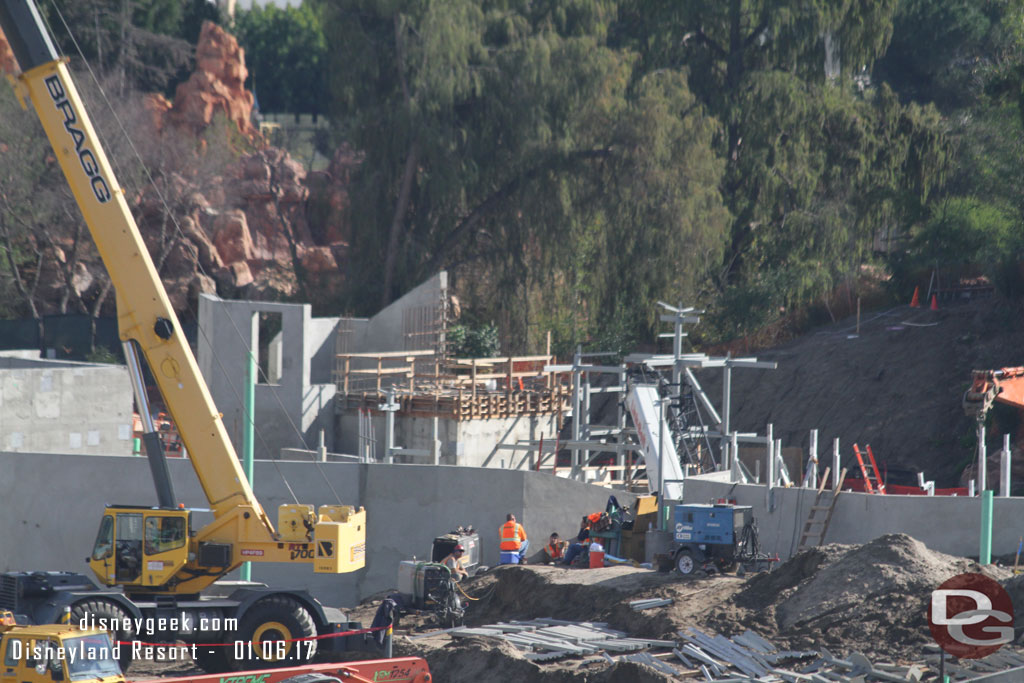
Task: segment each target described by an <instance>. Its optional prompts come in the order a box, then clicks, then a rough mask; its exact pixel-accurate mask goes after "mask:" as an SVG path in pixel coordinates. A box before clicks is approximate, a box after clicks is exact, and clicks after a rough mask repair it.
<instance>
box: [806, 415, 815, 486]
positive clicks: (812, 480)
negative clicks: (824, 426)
mask: <svg viewBox="0 0 1024 683" xmlns="http://www.w3.org/2000/svg"><path fill="white" fill-rule="evenodd" d="M809 451H810V452H809V453H808V456H809V458H810V461H811V462H810V464H809V465H808V466H807V468H808V471H809V472H810V474H811V476H810V477H809V479H810V486H811V488H812V489H813V488H817V486H818V430H817V429H812V430H811V443H810V448H809ZM807 484H808V482H807V478H805V480H804V486H807Z"/></svg>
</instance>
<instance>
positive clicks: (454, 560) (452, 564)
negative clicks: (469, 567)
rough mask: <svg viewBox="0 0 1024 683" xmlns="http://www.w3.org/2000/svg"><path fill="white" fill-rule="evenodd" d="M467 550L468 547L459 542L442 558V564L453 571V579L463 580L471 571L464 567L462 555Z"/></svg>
mask: <svg viewBox="0 0 1024 683" xmlns="http://www.w3.org/2000/svg"><path fill="white" fill-rule="evenodd" d="M465 552H466V548H465V547H463V545H462V544H461V543H458V544H456V545H455V547H454V548H452V551H451V552H450V553H448V556H447V557H445V558H444V559H443V560H441V564H443V565H444V566H446V567H448V571H450V572H451V573H452V579H453V580H455V581H461V580H462V579H464V578H466V577H467V576H469V572H467V571H466V570H465V569H463V568H462V556H463V555H464V554H465Z"/></svg>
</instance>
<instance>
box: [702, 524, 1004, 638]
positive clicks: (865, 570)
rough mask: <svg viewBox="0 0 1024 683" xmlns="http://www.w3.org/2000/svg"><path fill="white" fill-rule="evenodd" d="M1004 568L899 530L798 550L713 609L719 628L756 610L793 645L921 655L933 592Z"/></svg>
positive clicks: (1000, 573) (762, 622) (775, 633)
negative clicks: (954, 580)
mask: <svg viewBox="0 0 1024 683" xmlns="http://www.w3.org/2000/svg"><path fill="white" fill-rule="evenodd" d="M978 571H983V573H985V574H989V575H991V576H993V577H994V578H997V579H998V578H1001V577H1002V578H1005V576H1006V572H1005V571H1004V570H1000V569H997V568H992V567H985V568H984V569H982V568H981V567H980V566H979V565H978V564H977V563H975V562H972V561H970V560H967V559H964V558H958V557H953V556H950V555H945V554H943V553H939V552H935V551H933V550H929V549H928V548H927V547H926V546H925V545H924V544H923V543H921V542H920V541H917V540H915V539H913V538H911V537H909V536H906V535H903V534H892V535H887V536H881V537H879V538H877V539H875V540H874V541H871V542H870V543H866V544H864V545H861V546H841V545H832V546H824V547H822V548H815V549H813V550H810V551H807V552H804V553H801V554H799V555H797V556H796V557H794V558H792V559H790V560H789V561H787V562H785V563H783V564H782V565H781V566H780V567H779V568H778V569H777V570H776V571H774V572H772V573H771V574H763V575H759V576H756V577H753V578H752V579H751V580H750V581H749V582H748V583H747V585H746V586H745V587H744V589H743V590H742V591H740V592H739V593H738V594H737V595H736V598H735V600H734V601H733V603H732V604H731V605H724V606H721V607H719V608H718V609H717V610H716V614H715V617H714V618H713V619H712V620H711V623H712V624H714V625H715V626H716V627H718V628H720V629H728V628H730V627H732V626H733V625H734V624H735V623H736V621H737V620H742V619H743V615H744V612H743V611H736V608H740V610H750V611H751V612H759V613H760V614H759V617H760V618H759V619H758V620H757V623H758V624H759V625H760V626H762V627H763V628H765V629H767V630H768V631H769V632H768V633H762V635H765V636H766V637H768V638H769V639H774V640H777V641H779V642H786V643H788V645H789V647H792V648H797V649H813V648H817V647H822V646H825V647H827V648H829V649H831V650H837V651H840V652H851V651H854V650H859V651H863V652H870V653H872V654H873V655H875V656H878V655H885V656H894V657H897V658H898V657H900V656H907V655H908V654H911V653H915V652H917V653H919V652H920V649H921V647H922V646H923V645H925V644H926V643H929V642H931V637H930V635H929V632H928V624H927V621H926V614H927V609H928V600H929V598H930V595H931V591H932V590H934V589H935V588H936V587H937V586H938V585H939V584H941V583H942V582H943V581H945V580H946V579H948V578H950V577H952V576H955V575H957V574H961V573H963V572H978Z"/></svg>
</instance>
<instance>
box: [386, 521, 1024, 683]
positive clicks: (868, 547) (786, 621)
mask: <svg viewBox="0 0 1024 683" xmlns="http://www.w3.org/2000/svg"><path fill="white" fill-rule="evenodd" d="M978 571H981V572H982V573H984V574H986V575H988V576H991V577H992V578H995V579H996V580H1007V579H1009V577H1010V572H1009V571H1008V570H1005V569H1001V568H998V567H985V568H984V569H983V570H982V569H981V568H980V567H979V566H978V565H977V563H975V562H972V561H970V560H967V559H964V558H957V557H953V556H950V555H945V554H943V553H939V552H935V551H933V550H930V549H928V548H927V547H926V546H924V545H923V544H922V543H920V542H919V541H916V540H915V539H913V538H910V537H909V536H906V535H889V536H883V537H880V538H878V539H875V540H874V541H872V542H871V543H867V544H864V545H860V546H850V545H827V546H823V547H820V548H814V549H812V550H809V551H806V552H804V553H801V554H800V555H797V556H796V557H794V558H792V559H791V560H789V561H787V562H785V563H783V564H782V565H780V566H779V567H777V568H776V569H775V570H774V571H773V572H771V573H766V574H757V575H755V576H752V577H750V578H749V579H745V580H744V579H740V578H737V577H734V576H719V577H713V578H705V579H699V578H682V577H680V576H679V575H678V574H675V573H667V574H661V573H657V572H651V571H646V570H640V569H632V568H627V567H615V568H605V569H595V570H566V569H562V568H559V567H546V566H527V567H500V568H498V569H496V570H493V571H491V572H489V573H487V574H485V575H483V576H480V577H477V578H475V579H472V580H470V581H469V582H468V583H467V584H466V586H465V587H466V590H467V592H469V593H470V595H473V596H476V597H480V598H481V599H480V600H479V601H476V602H473V603H472V604H471V605H470V607H469V609H468V611H467V618H466V621H467V625H469V626H479V625H485V624H494V623H498V622H508V621H511V620H529V619H535V618H543V617H555V618H559V619H566V620H570V621H593V622H604V623H607V624H608V626H609V627H610V628H613V629H616V630H621V631H624V632H626V633H628V634H629V635H630V636H633V637H640V638H659V639H675V640H680V638H679V635H678V634H679V632H680V631H684V630H686V629H687V628H688V627H694V628H697V629H700V630H702V631H704V632H707V633H720V634H722V635H725V636H733V635H738V634H741V633H743V632H744V631H746V630H747V629H751V630H753V631H755V632H756V633H758V634H759V635H761V636H762V637H764V638H766V639H767V640H769V641H771V642H772V643H773V644H775V645H776V646H778V647H779V648H780V649H793V650H815V651H816V650H819V649H820V648H823V647H824V648H827V649H828V650H830V651H831V652H832V653H833V654H836V655H840V656H846V655H850V654H852V653H854V652H861V653H863V654H865V655H867V656H868V657H869V658H871V659H872V660H875V661H877V660H879V659H884V660H888V661H901V662H911V661H920V660H921V659H922V658H923V657H924V655H925V648H926V646H927V645H929V644H931V643H932V642H933V641H932V639H931V635H930V633H929V630H928V625H927V622H926V614H927V607H928V600H929V598H930V595H931V591H932V590H934V589H935V588H936V587H937V586H938V585H940V584H941V583H942V582H943V581H945V580H946V579H948V578H950V577H952V576H955V575H957V574H960V573H963V572H978ZM1007 587H1008V589H1009V590H1010V592H1011V595H1013V596H1014V601H1015V606H1017V607H1018V608H1019V609H1020V610H1021V613H1024V577H1020V578H1018V579H1013V580H1011V581H1009V582H1008V586H1007ZM641 598H672V599H673V603H672V604H671V605H669V606H666V607H659V608H655V609H649V610H644V611H639V612H638V611H635V610H633V609H631V608H630V607H629V603H630V602H631V601H634V600H638V599H641ZM410 627H412V628H413V631H417V632H422V631H423V630H429V629H430V628H436V627H433V626H431V625H430V624H429V620H428V621H423V622H420V623H419V624H415V623H411V622H403V623H401V624H400V625H399V628H400V631H406V632H408V631H407V629H409V628H410ZM498 642H499V641H494V640H491V639H478V638H473V639H470V640H469V642H467V639H464V638H462V639H456V638H451V637H450V636H448V635H446V634H438V635H436V636H429V637H426V638H422V639H417V640H414V641H404V639H403V654H417V655H419V656H423V657H425V658H427V660H428V661H429V662H430V665H431V670H432V671H434V670H435V667H436V670H437V671H444V672H448V671H449V670H450V671H451V672H453V674H455V675H457V676H458V680H463V678H462V677H461V674H463V673H465V674H466V675H467V676H469V675H471V674H472V673H473V672H475V671H476V668H474V667H483V666H485V665H486V666H487V667H492V666H494V669H493V671H494V672H495V673H492V674H491V675H490V677H489V678H488V680H494V681H506V680H507V681H562V680H565V681H575V680H606V679H605V678H597V677H595V676H612V675H613V669H612V668H611V667H609V665H608V664H607V662H605V663H604V664H603V665H602V664H601V663H600V662H597V661H588V660H587V659H586V658H582V659H581V658H575V659H567V660H561V661H556V662H544V663H533V662H529V661H525V660H523V659H522V656H521V655H520V654H519V653H518V652H515V651H514V650H509V648H508V646H507V644H501V645H499V644H498ZM506 650H508V651H506ZM494 658H497V659H494ZM463 659H465V660H466V663H462V662H461V660H463ZM495 662H498V664H497V665H496V666H495ZM506 664H507V671H509V672H510V673H509V675H508V676H507V677H505V676H504V674H503V673H501V674H499V673H497V672H504V671H506ZM462 666H465V667H468V668H467V669H465V670H463V669H459V668H451V669H450V667H462ZM531 667H532V668H531ZM530 671H533V672H534V673H532V674H530V673H529V672H530ZM643 671H644V675H645V676H651V677H653V678H651V679H650V680H662V679H660V678H658V677H659V676H661V675H662V674H659V673H657V672H655V671H653V670H652V669H648V668H646V667H645V668H643ZM435 675H438V674H436V673H435ZM581 676H582V678H581ZM439 680H440V678H439ZM453 680H454V679H453ZM465 680H469V678H465ZM607 680H613V679H607ZM623 680H628V679H623Z"/></svg>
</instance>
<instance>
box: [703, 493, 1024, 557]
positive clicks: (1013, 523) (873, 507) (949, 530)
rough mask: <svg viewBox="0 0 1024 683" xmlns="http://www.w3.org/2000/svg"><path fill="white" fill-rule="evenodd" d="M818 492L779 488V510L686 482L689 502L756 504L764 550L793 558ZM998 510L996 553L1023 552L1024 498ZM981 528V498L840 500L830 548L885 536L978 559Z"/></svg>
mask: <svg viewBox="0 0 1024 683" xmlns="http://www.w3.org/2000/svg"><path fill="white" fill-rule="evenodd" d="M816 494H817V491H813V490H811V489H798V488H788V489H786V488H775V489H773V493H772V496H773V500H774V506H773V508H772V510H771V511H769V509H768V507H767V506H766V505H765V487H764V486H758V485H754V484H729V483H721V482H715V481H703V480H701V479H700V478H699V477H691V478H690V479H687V480H686V484H685V486H684V492H683V495H684V496H685V500H686V502H688V503H707V502H710V501H712V500H715V499H718V498H735V499H736V502H737V503H739V504H740V505H751V506H753V508H754V518H755V519H756V520H757V527H758V531H759V532H760V536H761V546H762V547H763V548H764V549H765V550H766V551H767V552H769V553H775V552H777V553H778V554H779V557H781V558H782V559H787V558H789V557H791V556H792V554H793V553H794V552H795V550H796V547H797V545H798V544H799V543H800V534H801V533H802V531H803V528H804V523H805V522H806V521H807V516H808V514H809V513H810V509H811V505H813V504H814V498H815V495H816ZM994 507H995V509H994V510H993V528H992V554H993V555H1007V554H1011V553H1015V552H1017V544H1018V542H1019V539H1020V534H1021V525H1020V520H1021V518H1022V516H1024V498H998V497H997V498H996V499H995V506H994ZM980 529H981V499H980V498H960V497H951V496H892V495H884V496H881V495H872V494H868V493H853V492H851V491H846V492H844V493H841V494H840V495H839V500H838V501H837V502H836V508H835V512H834V513H833V515H832V522H831V524H830V525H829V528H828V532H827V534H826V535H825V543H866V542H868V541H870V540H873V539H875V538H878V537H879V536H882V535H884V534H895V533H902V534H908V535H910V536H913V537H914V538H916V539H917V540H919V541H921V542H923V543H924V544H925V545H927V546H928V547H929V548H931V549H932V550H938V551H941V552H944V553H949V554H950V555H958V556H964V557H972V556H973V557H977V556H978V548H979V538H978V535H979V531H980Z"/></svg>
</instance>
